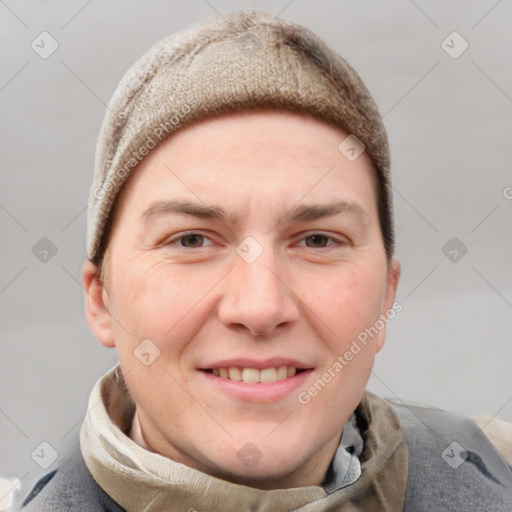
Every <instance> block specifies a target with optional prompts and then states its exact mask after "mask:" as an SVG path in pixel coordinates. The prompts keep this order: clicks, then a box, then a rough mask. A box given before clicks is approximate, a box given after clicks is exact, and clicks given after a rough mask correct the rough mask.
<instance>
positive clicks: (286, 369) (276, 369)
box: [204, 365, 307, 384]
mask: <svg viewBox="0 0 512 512" xmlns="http://www.w3.org/2000/svg"><path fill="white" fill-rule="evenodd" d="M204 371H206V372H207V373H210V374H212V375H214V376H215V377H219V378H221V379H228V380H231V381H234V382H243V383H245V384H269V383H272V382H277V381H280V380H285V379H290V378H292V377H294V376H295V375H297V374H300V373H302V372H305V371H307V369H305V368H297V367H296V366H285V365H282V366H271V367H268V368H262V369H258V368H251V367H241V366H220V367H215V368H209V369H207V370H204Z"/></svg>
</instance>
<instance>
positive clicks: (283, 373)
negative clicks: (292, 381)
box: [276, 366, 288, 380]
mask: <svg viewBox="0 0 512 512" xmlns="http://www.w3.org/2000/svg"><path fill="white" fill-rule="evenodd" d="M286 377H288V371H287V368H286V366H280V367H279V368H278V369H277V376H276V380H283V379H286Z"/></svg>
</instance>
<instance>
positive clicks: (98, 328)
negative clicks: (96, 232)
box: [82, 260, 116, 347]
mask: <svg viewBox="0 0 512 512" xmlns="http://www.w3.org/2000/svg"><path fill="white" fill-rule="evenodd" d="M97 273H98V266H97V265H96V264H95V263H93V262H92V261H90V260H87V261H86V262H85V263H84V265H83V267H82V284H83V288H84V291H85V316H86V317H87V322H88V323H89V326H90V328H91V329H92V332H93V333H94V335H95V336H96V338H98V341H99V342H100V343H101V344H102V345H105V346H106V347H115V344H116V343H115V339H114V332H113V329H112V318H111V316H110V311H109V298H108V294H107V292H106V290H105V289H104V287H103V285H102V284H101V282H100V280H99V279H98V277H97Z"/></svg>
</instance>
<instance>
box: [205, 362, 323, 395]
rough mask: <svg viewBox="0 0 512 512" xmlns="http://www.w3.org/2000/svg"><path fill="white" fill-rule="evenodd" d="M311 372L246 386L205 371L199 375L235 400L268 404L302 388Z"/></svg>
mask: <svg viewBox="0 0 512 512" xmlns="http://www.w3.org/2000/svg"><path fill="white" fill-rule="evenodd" d="M312 371H313V370H305V371H302V372H300V373H296V374H295V375H294V376H293V377H287V378H286V379H282V380H276V381H275V382H259V383H257V384H246V383H244V382H242V381H235V380H231V379H227V378H223V377H217V376H216V375H213V373H208V372H205V371H201V372H200V373H201V374H202V375H204V377H205V378H206V379H208V381H209V382H210V383H211V384H212V385H214V386H215V387H216V388H217V389H219V390H220V391H222V392H223V393H226V394H228V395H231V396H233V397H235V398H239V399H242V400H245V401H247V402H270V401H277V400H279V399H281V398H284V397H285V396H287V395H289V394H290V393H292V392H293V391H295V390H296V389H297V388H299V387H300V386H302V385H303V384H304V382H305V381H306V379H307V378H308V377H309V375H310V373H311V372H312Z"/></svg>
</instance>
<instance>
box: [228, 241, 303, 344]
mask: <svg viewBox="0 0 512 512" xmlns="http://www.w3.org/2000/svg"><path fill="white" fill-rule="evenodd" d="M278 268H279V267H278V265H277V262H276V259H275V257H274V256H273V255H268V251H265V252H264V253H263V254H262V255H261V256H260V257H259V258H258V259H257V260H256V261H254V262H252V263H247V262H246V261H244V259H242V258H240V257H238V256H237V257H236V262H235V265H234V268H233V270H232V271H231V272H230V273H229V278H228V281H227V282H226V288H225V293H224V295H223V297H222V299H221V302H220V305H219V310H218V315H219V319H220V321H221V323H222V324H224V325H225V326H226V327H228V328H230V329H234V330H237V331H238V332H244V331H245V332H247V333H251V334H253V335H255V336H256V335H260V336H262V335H270V334H272V333H273V332H274V331H275V330H276V329H280V330H284V329H286V328H287V327H290V326H292V325H293V324H295V323H296V322H297V320H298V318H299V308H298V299H297V297H296V296H295V294H294V293H293V290H292V289H290V287H289V285H288V283H287V282H286V281H287V280H286V279H285V276H283V275H280V272H279V271H278V270H277V269H278Z"/></svg>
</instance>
